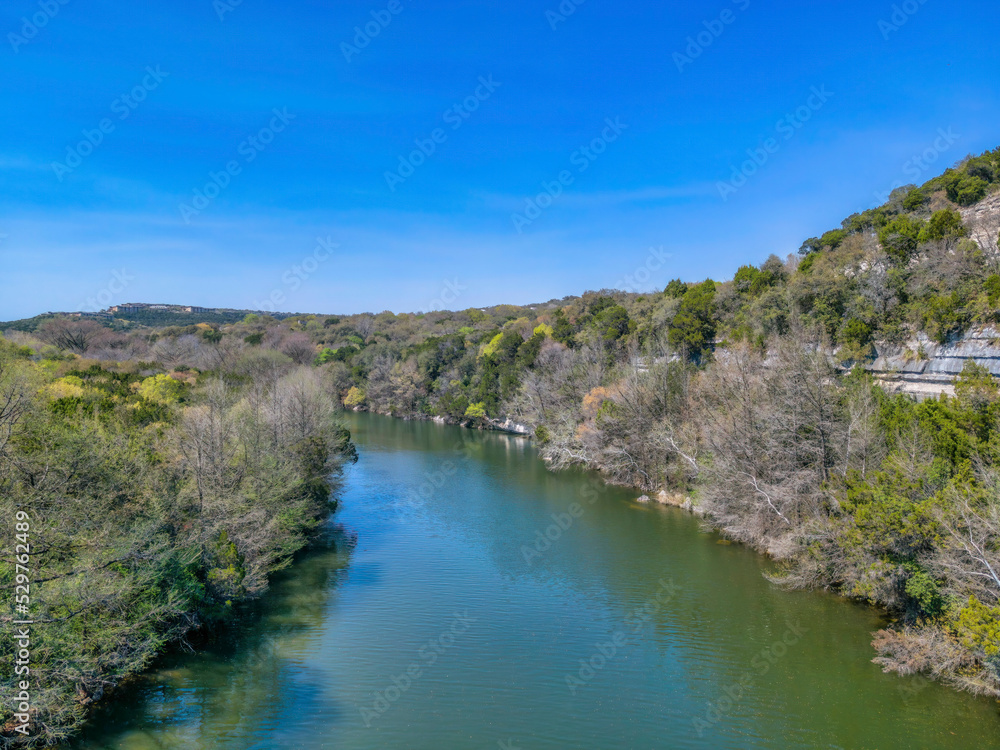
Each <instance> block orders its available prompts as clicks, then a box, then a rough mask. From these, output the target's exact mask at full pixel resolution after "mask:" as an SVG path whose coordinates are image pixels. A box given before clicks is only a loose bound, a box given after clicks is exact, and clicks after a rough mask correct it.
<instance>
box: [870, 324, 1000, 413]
mask: <svg viewBox="0 0 1000 750" xmlns="http://www.w3.org/2000/svg"><path fill="white" fill-rule="evenodd" d="M970 359H971V360H973V361H974V362H975V363H976V364H978V365H982V366H983V367H985V368H986V369H987V370H989V371H990V372H991V373H993V375H994V376H996V377H1000V331H998V330H997V329H996V328H994V327H993V326H986V327H984V328H977V329H972V330H970V331H967V332H966V333H965V335H964V336H962V337H961V338H958V339H956V340H954V341H950V342H948V343H947V344H938V343H937V342H935V341H931V340H930V339H929V338H927V337H926V336H924V335H923V334H921V335H920V336H918V337H917V339H916V340H914V341H911V342H909V343H908V344H907V345H906V346H901V347H899V346H897V347H888V346H885V347H883V346H880V347H878V358H877V359H876V360H875V361H874V362H873V363H872V364H871V365H869V366H868V369H869V370H870V371H871V373H872V374H873V375H875V377H876V378H878V379H879V380H880V381H882V382H883V383H884V384H885V385H886V386H887V387H888V388H890V389H892V390H897V391H902V392H904V393H909V394H911V395H914V396H917V397H918V398H933V397H936V396H938V395H940V394H941V393H947V394H948V395H953V394H954V393H955V386H954V385H953V381H954V379H955V377H956V376H957V375H958V374H959V373H960V372H962V368H963V367H965V363H966V362H967V361H968V360H970Z"/></svg>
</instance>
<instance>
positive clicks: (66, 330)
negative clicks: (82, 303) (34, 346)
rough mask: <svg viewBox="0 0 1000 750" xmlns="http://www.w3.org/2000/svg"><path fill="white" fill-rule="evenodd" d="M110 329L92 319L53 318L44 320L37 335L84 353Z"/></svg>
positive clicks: (71, 350)
mask: <svg viewBox="0 0 1000 750" xmlns="http://www.w3.org/2000/svg"><path fill="white" fill-rule="evenodd" d="M109 334H110V331H109V330H108V329H107V328H105V327H104V326H102V325H100V324H98V323H96V322H95V321H93V320H86V319H84V320H73V319H70V318H53V319H51V320H47V321H45V322H44V323H43V324H42V325H41V326H40V327H39V329H38V335H39V337H40V338H41V339H42V340H43V341H46V342H48V343H50V344H52V345H54V346H57V347H59V348H60V349H64V350H65V351H68V352H73V353H74V354H85V353H86V352H87V350H88V349H90V348H91V347H92V346H95V345H96V344H98V343H99V342H100V341H101V340H103V339H105V338H107V337H108V335H109Z"/></svg>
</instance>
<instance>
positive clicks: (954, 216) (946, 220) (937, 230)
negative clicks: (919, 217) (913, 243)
mask: <svg viewBox="0 0 1000 750" xmlns="http://www.w3.org/2000/svg"><path fill="white" fill-rule="evenodd" d="M964 235H965V227H964V226H963V224H962V215H961V214H960V213H959V212H958V211H953V210H952V209H950V208H944V209H942V210H940V211H936V212H935V213H934V215H933V216H931V218H930V221H928V222H927V225H926V226H925V227H924V228H923V229H922V230H921V231H920V234H919V236H918V239H919V241H920V242H931V241H933V240H943V239H945V238H946V237H963V236H964Z"/></svg>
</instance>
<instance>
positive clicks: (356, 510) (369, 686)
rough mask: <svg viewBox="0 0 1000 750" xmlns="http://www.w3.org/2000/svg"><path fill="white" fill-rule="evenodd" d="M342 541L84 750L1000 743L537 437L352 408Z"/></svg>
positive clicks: (704, 542) (744, 555)
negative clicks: (545, 454) (551, 461)
mask: <svg viewBox="0 0 1000 750" xmlns="http://www.w3.org/2000/svg"><path fill="white" fill-rule="evenodd" d="M347 419H348V421H349V424H350V427H351V430H352V432H353V434H354V439H355V442H356V443H357V445H358V449H359V452H360V456H361V458H360V460H359V462H358V463H357V464H356V465H354V466H352V467H350V468H349V469H348V471H347V475H346V483H345V489H344V493H343V500H342V505H341V509H340V511H339V512H338V513H337V515H336V516H335V518H334V520H333V522H332V523H331V528H330V530H329V533H328V534H327V535H326V536H325V539H324V542H323V543H321V544H320V545H318V546H317V548H316V549H314V550H313V551H311V552H310V553H308V554H306V555H303V556H301V558H300V559H299V560H297V561H296V563H295V564H294V565H293V566H292V567H291V568H289V569H288V570H287V571H285V572H283V573H282V574H280V575H279V576H278V577H277V578H276V580H275V581H274V585H273V586H272V588H271V590H270V591H269V593H268V594H267V596H266V597H265V598H264V600H263V601H262V602H261V603H260V606H259V608H258V609H259V614H258V615H257V616H256V617H254V618H251V619H250V620H249V621H248V622H247V623H245V624H244V625H242V626H240V627H238V628H235V629H234V632H233V633H231V634H230V635H229V636H227V637H226V638H225V639H222V642H218V643H214V644H210V645H209V646H208V647H207V648H205V649H203V650H199V651H198V652H197V653H194V654H173V655H170V656H167V657H165V658H163V659H161V660H160V661H159V662H158V663H157V664H156V665H155V668H154V669H152V670H150V671H149V673H147V674H146V675H144V676H143V677H142V678H141V679H139V680H138V681H136V682H134V683H133V684H131V685H130V686H129V688H128V689H127V690H124V691H120V692H119V693H118V694H116V696H115V698H114V699H113V700H112V701H109V702H108V704H107V705H105V706H104V707H102V709H101V710H100V711H99V712H98V713H97V714H95V716H94V718H93V720H92V721H91V723H90V726H89V728H88V730H87V732H86V733H85V734H84V736H83V737H82V738H81V739H80V740H79V741H78V742H76V743H74V744H73V747H75V748H78V750H98V749H99V748H102V749H103V748H126V749H128V750H146V749H147V748H148V749H152V748H157V749H160V750H162V749H163V748H171V749H172V748H185V749H189V748H192V749H197V748H206V749H207V748H227V749H228V748H234V749H235V748H239V749H241V750H242V749H244V748H261V749H265V748H266V749H268V750H270V749H272V748H335V749H337V750H384V749H389V750H396V749H400V750H466V749H467V748H468V749H472V748H482V749H483V750H497V749H498V748H508V750H514V749H515V748H517V749H520V750H567V749H569V748H573V749H575V748H586V749H587V750H591V749H593V750H610V749H611V748H629V749H635V750H639V749H644V750H645V749H647V748H648V749H653V748H656V749H660V748H740V749H743V748H775V749H777V748H781V749H782V750H784V749H785V748H851V749H854V748H873V749H874V748H886V749H889V748H983V749H985V748H1000V713H998V708H997V704H996V703H995V702H994V701H992V700H987V699H977V698H973V697H971V696H969V695H966V694H961V693H957V692H954V691H952V690H949V689H947V688H945V687H942V686H940V685H937V684H934V683H931V682H929V681H927V680H924V679H923V678H920V677H909V678H901V677H898V676H896V675H891V674H889V675H887V674H883V673H882V671H881V670H880V669H879V668H878V667H877V666H876V665H874V664H872V663H871V658H872V656H873V653H872V649H871V646H870V641H871V636H870V634H871V632H872V631H873V630H876V629H877V628H878V627H880V626H881V625H882V624H883V622H882V620H881V619H880V617H879V615H878V614H877V613H876V612H874V611H872V610H870V609H867V608H864V607H861V606H857V605H854V604H851V603H849V602H846V601H844V600H842V599H839V598H837V597H835V596H832V595H828V594H825V593H821V592H819V593H817V592H788V591H784V590H782V589H780V588H778V587H776V586H774V585H773V584H771V583H769V582H768V581H767V580H766V578H765V577H764V573H765V572H766V561H764V560H763V559H761V558H760V557H758V556H757V555H755V554H754V553H752V552H750V551H748V550H746V549H744V548H742V547H740V546H737V545H727V544H724V543H722V540H721V539H720V538H719V537H718V536H716V535H715V534H710V533H705V532H704V531H702V530H701V529H700V528H699V522H698V520H697V519H696V518H694V517H692V516H690V515H688V514H686V513H684V512H683V511H680V510H677V509H674V508H662V507H659V506H651V505H640V504H638V503H636V502H635V495H636V493H635V492H631V491H627V490H623V489H620V488H612V487H606V486H604V485H603V484H601V483H599V482H598V481H596V479H595V477H594V476H593V475H590V474H586V473H583V472H564V473H559V474H554V473H551V472H549V471H548V470H547V469H546V468H545V466H544V464H543V463H542V462H541V461H540V460H539V459H538V457H537V454H536V452H535V450H534V448H533V447H532V445H531V444H530V442H529V441H527V440H525V439H523V438H518V437H513V436H506V435H500V434H495V433H480V432H475V431H471V430H463V429H461V428H457V427H448V426H442V425H438V424H434V423H429V422H404V421H399V420H392V419H388V418H384V417H377V416H371V415H367V414H351V415H348V417H347Z"/></svg>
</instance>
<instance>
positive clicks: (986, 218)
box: [960, 193, 1000, 255]
mask: <svg viewBox="0 0 1000 750" xmlns="http://www.w3.org/2000/svg"><path fill="white" fill-rule="evenodd" d="M960 213H961V214H962V223H963V224H965V228H966V230H967V231H968V233H969V237H971V238H972V239H974V240H975V241H976V242H977V243H979V247H981V248H982V249H983V251H984V252H986V253H990V254H993V255H996V254H997V251H998V248H997V235H998V234H1000V193H994V194H993V195H990V196H987V197H986V198H983V200H981V201H979V203H977V204H976V205H974V206H969V207H968V208H963V209H960Z"/></svg>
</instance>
